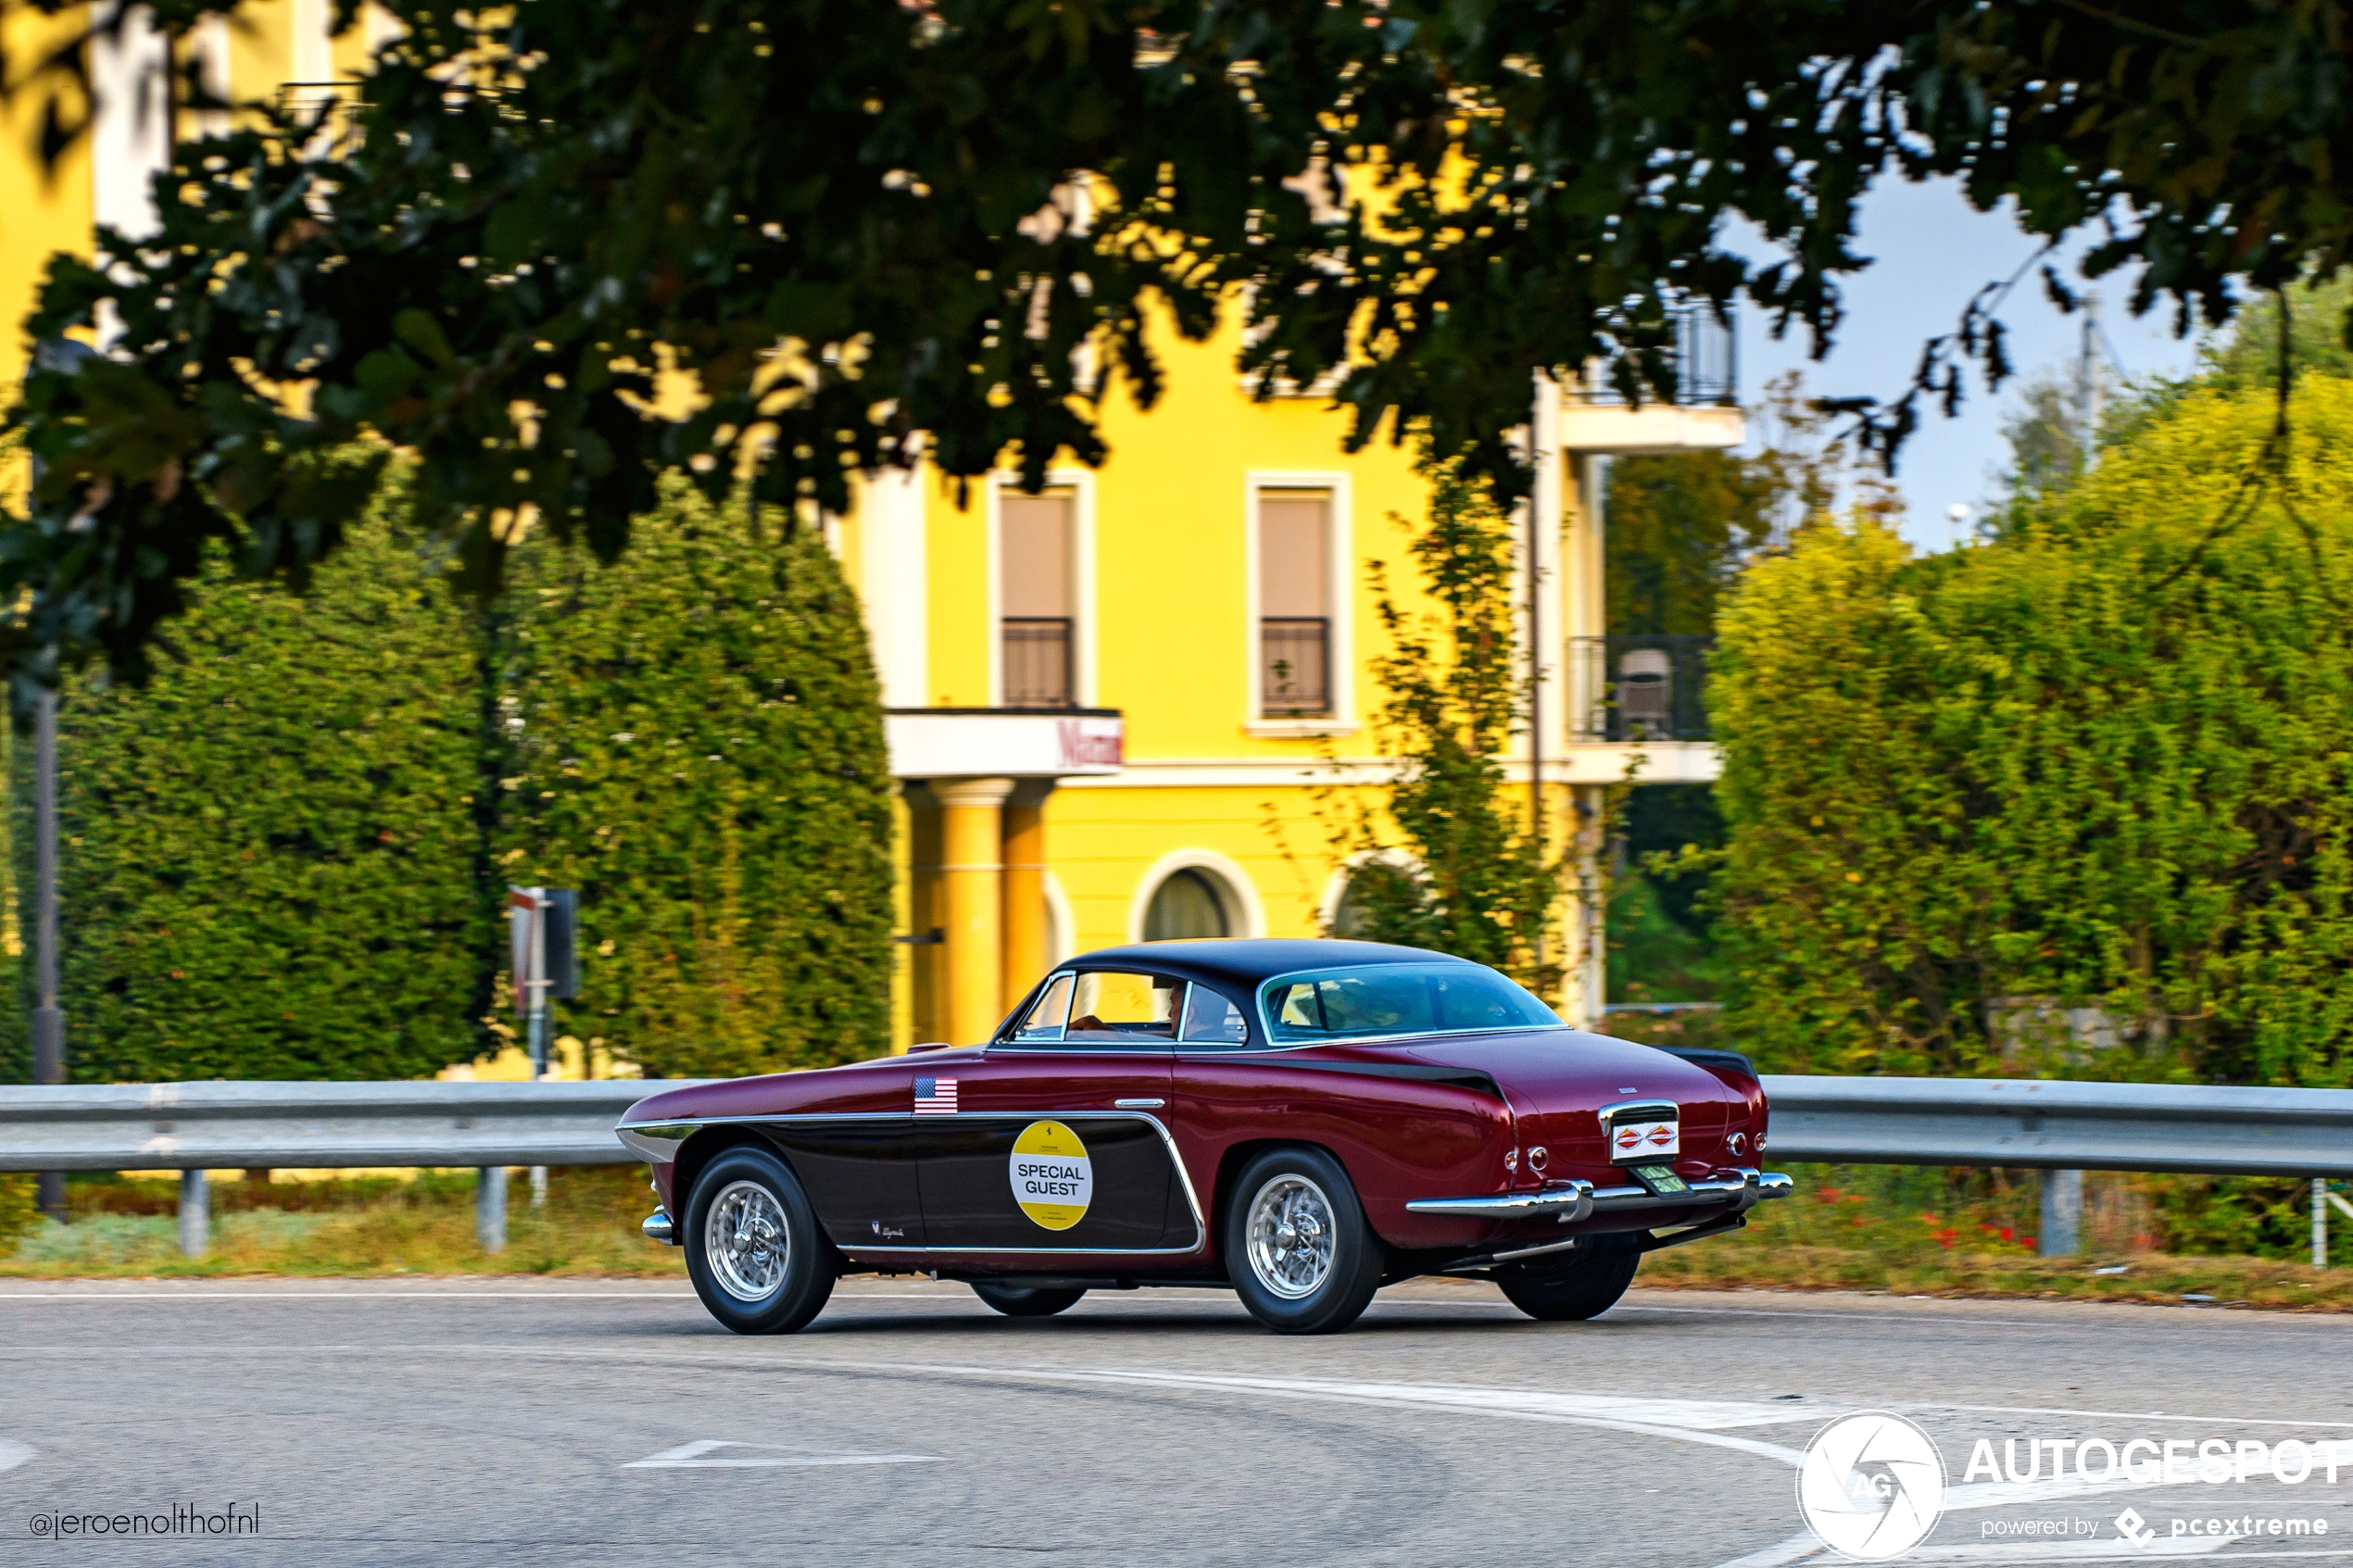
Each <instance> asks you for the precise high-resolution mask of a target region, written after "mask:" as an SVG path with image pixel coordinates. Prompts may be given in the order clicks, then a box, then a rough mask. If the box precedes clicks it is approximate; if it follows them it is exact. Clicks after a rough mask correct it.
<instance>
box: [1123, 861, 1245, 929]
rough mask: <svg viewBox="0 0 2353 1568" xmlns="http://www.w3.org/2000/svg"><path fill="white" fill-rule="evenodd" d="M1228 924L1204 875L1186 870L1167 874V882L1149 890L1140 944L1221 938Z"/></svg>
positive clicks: (1221, 903) (1223, 905) (1219, 900)
mask: <svg viewBox="0 0 2353 1568" xmlns="http://www.w3.org/2000/svg"><path fill="white" fill-rule="evenodd" d="M1228 923H1229V922H1227V919H1226V901H1225V900H1224V899H1223V898H1220V897H1218V896H1217V888H1216V886H1215V884H1213V883H1212V882H1211V881H1210V880H1209V876H1208V873H1206V872H1197V871H1193V870H1190V869H1187V870H1184V871H1178V872H1170V873H1169V876H1168V879H1167V880H1166V881H1165V882H1163V883H1162V884H1160V886H1159V887H1157V888H1156V889H1154V890H1153V892H1152V901H1151V908H1149V909H1146V910H1145V911H1144V940H1145V941H1147V942H1181V941H1184V940H1186V939H1188V938H1191V937H1202V936H1224V935H1227V934H1228Z"/></svg>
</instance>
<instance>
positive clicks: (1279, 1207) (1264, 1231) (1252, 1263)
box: [1222, 1148, 1388, 1334]
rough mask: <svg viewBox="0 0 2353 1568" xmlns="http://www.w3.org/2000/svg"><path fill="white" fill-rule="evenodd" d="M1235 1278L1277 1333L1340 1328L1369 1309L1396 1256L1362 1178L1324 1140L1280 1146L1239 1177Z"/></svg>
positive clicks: (1229, 1224) (1227, 1242)
mask: <svg viewBox="0 0 2353 1568" xmlns="http://www.w3.org/2000/svg"><path fill="white" fill-rule="evenodd" d="M1222 1241H1223V1244H1224V1249H1225V1255H1226V1273H1227V1278H1229V1279H1230V1280H1232V1281H1233V1285H1234V1290H1235V1293H1236V1294H1238V1295H1239V1296H1240V1297H1241V1298H1242V1305H1243V1306H1244V1307H1246V1308H1248V1309H1249V1310H1250V1315H1251V1316H1252V1317H1254V1318H1256V1319H1257V1320H1258V1321H1259V1322H1260V1323H1265V1325H1266V1326H1267V1327H1268V1328H1271V1329H1273V1330H1274V1331H1275V1332H1276V1333H1277V1334H1334V1333H1337V1332H1339V1331H1340V1329H1343V1328H1346V1327H1347V1326H1348V1325H1349V1324H1350V1323H1354V1322H1355V1321H1356V1320H1357V1318H1358V1317H1360V1316H1362V1315H1363V1313H1364V1311H1365V1308H1366V1307H1367V1306H1369V1305H1370V1304H1371V1303H1372V1299H1373V1292H1374V1291H1376V1290H1378V1289H1379V1288H1380V1281H1381V1271H1382V1269H1383V1268H1384V1267H1385V1266H1386V1264H1387V1262H1388V1256H1387V1254H1386V1252H1385V1251H1384V1250H1383V1248H1382V1247H1381V1243H1380V1238H1379V1237H1378V1236H1375V1235H1374V1234H1373V1227H1372V1226H1371V1225H1370V1224H1369V1223H1366V1221H1365V1206H1364V1205H1363V1204H1362V1203H1360V1202H1358V1201H1357V1198H1356V1185H1355V1184H1354V1183H1353V1182H1351V1181H1350V1180H1349V1179H1348V1172H1347V1171H1346V1170H1345V1169H1343V1168H1342V1167H1341V1165H1340V1161H1339V1160H1335V1159H1333V1158H1332V1157H1331V1156H1330V1155H1329V1154H1327V1153H1325V1152H1324V1151H1323V1150H1322V1149H1320V1148H1271V1149H1268V1150H1267V1151H1266V1152H1265V1153H1264V1154H1261V1155H1259V1156H1257V1157H1256V1158H1255V1159H1253V1160H1251V1161H1250V1163H1249V1164H1247V1165H1245V1166H1243V1167H1242V1169H1241V1173H1240V1174H1239V1176H1238V1177H1237V1178H1236V1179H1235V1182H1234V1186H1233V1198H1232V1199H1231V1201H1230V1202H1228V1203H1227V1206H1226V1222H1225V1226H1224V1236H1223V1237H1222Z"/></svg>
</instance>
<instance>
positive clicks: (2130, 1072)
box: [1710, 377, 2353, 1086]
mask: <svg viewBox="0 0 2353 1568" xmlns="http://www.w3.org/2000/svg"><path fill="white" fill-rule="evenodd" d="M2293 413H2294V420H2293V423H2294V431H2295V439H2294V443H2293V445H2292V448H2291V453H2290V456H2291V461H2290V464H2289V466H2288V468H2287V470H2286V471H2285V473H2284V474H2281V473H2277V472H2274V471H2271V462H2270V459H2269V458H2268V457H2267V443H2268V441H2269V440H2270V438H2271V432H2272V429H2273V421H2274V419H2275V417H2276V409H2275V407H2274V405H2273V403H2272V401H2271V397H2270V396H2269V395H2264V394H2256V395H2221V394H2216V393H2212V392H2199V393H2196V394H2193V395H2186V396H2184V397H2183V398H2182V399H2181V400H2179V402H2177V403H2176V404H2174V405H2173V406H2172V407H2171V408H2170V409H2169V410H2168V411H2167V412H2166V413H2165V415H2164V417H2162V418H2161V419H2158V420H2154V421H2152V422H2151V423H2149V424H2148V425H2147V426H2146V427H2145V428H2144V429H2142V430H2140V431H2138V432H2137V433H2135V434H2134V435H2133V438H2132V439H2131V440H2130V441H2128V442H2126V443H2124V444H2121V445H2116V446H2112V447H2110V448H2109V449H2108V450H2107V451H2106V452H2105V453H2104V455H2103V458H2102V461H2101V464H2100V466H2099V468H2098V469H2097V470H2095V472H2094V473H2093V474H2092V475H2090V476H2089V477H2088V478H2086V479H2084V480H2082V481H2081V482H2079V483H2077V484H2076V485H2075V486H2074V487H2073V488H2072V489H2070V491H2068V492H2067V493H2066V495H2064V497H2062V498H2061V499H2059V500H2058V501H2057V502H2055V503H2054V504H2053V505H2052V506H2051V507H2050V508H2048V510H2047V513H2046V514H2045V515H2040V516H2037V517H2036V518H2034V519H2033V520H2032V527H2031V528H2026V529H2022V530H2020V531H2018V532H2017V533H2015V534H2013V535H2010V536H2006V537H2005V538H2003V539H2002V540H2000V541H1998V542H1996V543H1994V544H1991V545H1986V546H1977V547H1972V548H1969V549H1966V550H1962V551H1958V552H1956V553H1952V554H1948V555H1944V556H1938V557H1933V558H1926V559H1915V558H1910V552H1909V551H1908V550H1907V549H1906V547H1905V546H1904V545H1903V543H1902V541H1901V540H1899V539H1897V538H1896V537H1895V536H1894V534H1893V533H1888V532H1886V531H1885V530H1882V529H1879V528H1876V527H1872V526H1869V525H1860V526H1855V527H1843V528H1842V527H1831V526H1821V527H1817V528H1814V529H1812V530H1810V531H1808V532H1807V533H1806V534H1804V535H1803V536H1802V537H1801V538H1800V539H1799V541H1798V542H1797V545H1796V548H1795V549H1794V551H1793V553H1792V554H1791V555H1789V556H1787V557H1786V558H1779V559H1773V560H1768V561H1766V562H1764V563H1762V564H1760V565H1759V566H1758V567H1756V568H1755V570H1754V571H1751V572H1750V573H1749V575H1748V578H1747V579H1746V581H1745V582H1744V583H1743V586H1742V588H1741V590H1740V592H1739V594H1738V596H1737V597H1736V598H1735V600H1734V601H1733V603H1732V605H1731V606H1730V608H1729V609H1728V611H1727V612H1726V615H1725V618H1724V622H1723V641H1722V644H1721V646H1720V648H1719V651H1718V659H1717V662H1716V665H1715V667H1714V673H1713V676H1712V684H1711V691H1710V700H1711V705H1712V707H1713V709H1714V713H1715V720H1716V730H1717V734H1718V738H1719V740H1720V741H1721V743H1722V746H1723V757H1724V772H1723V779H1722V782H1721V784H1719V785H1718V797H1719V799H1720V800H1721V801H1722V803H1723V806H1724V811H1725V817H1726V820H1727V822H1728V824H1729V828H1730V841H1729V845H1728V847H1727V849H1726V851H1725V852H1724V855H1723V857H1722V860H1721V870H1720V871H1719V872H1718V877H1717V883H1716V891H1715V897H1717V898H1718V900H1719V903H1720V909H1721V913H1722V917H1723V918H1722V926H1721V929H1722V930H1723V931H1724V932H1725V934H1726V935H1727V937H1728V938H1729V940H1730V944H1731V947H1732V951H1733V955H1734V958H1735V974H1734V975H1733V977H1732V980H1731V983H1730V988H1729V993H1728V997H1727V1000H1728V1001H1729V1002H1730V1004H1731V1005H1730V1012H1729V1014H1728V1016H1727V1018H1726V1020H1725V1024H1726V1029H1727V1032H1728V1033H1730V1035H1734V1036H1735V1037H1737V1038H1738V1039H1739V1040H1740V1041H1741V1042H1742V1044H1743V1047H1744V1048H1747V1049H1750V1050H1752V1051H1754V1052H1755V1054H1756V1055H1757V1057H1758V1058H1759V1059H1760V1060H1762V1061H1763V1062H1765V1063H1766V1064H1768V1065H1769V1066H1771V1067H1774V1068H1779V1069H1781V1070H1785V1071H1810V1072H1827V1073H1837V1072H1882V1073H1922V1072H1927V1073H1956V1072H1958V1073H1985V1072H1999V1073H2013V1074H2015V1073H2029V1074H2032V1073H2052V1074H2057V1075H2063V1076H2069V1077H2114V1078H2130V1079H2168V1078H2171V1079H2181V1080H2187V1081H2205V1082H2225V1083H2227V1082H2241V1083H2249V1082H2251V1083H2271V1084H2303V1085H2315V1086H2320V1085H2329V1086H2341V1085H2345V1084H2347V1082H2353V608H2348V607H2353V457H2348V455H2347V454H2348V453H2349V452H2353V445H2348V443H2353V382H2347V381H2344V380H2341V379H2337V378H2333V377H2323V378H2314V379H2313V381H2312V382H2311V383H2309V385H2308V386H2307V388H2306V389H2305V390H2304V391H2302V392H2300V393H2298V395H2297V396H2296V401H2295V405H2294V410H2293ZM2070 1010H2071V1011H2072V1016H2071V1017H2070Z"/></svg>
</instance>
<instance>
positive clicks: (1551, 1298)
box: [1495, 1236, 1642, 1323]
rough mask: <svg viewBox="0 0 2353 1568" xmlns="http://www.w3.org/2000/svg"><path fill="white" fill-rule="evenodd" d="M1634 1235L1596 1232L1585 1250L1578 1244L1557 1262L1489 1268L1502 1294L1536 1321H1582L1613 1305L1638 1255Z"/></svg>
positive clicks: (1635, 1266) (1639, 1263) (1628, 1282)
mask: <svg viewBox="0 0 2353 1568" xmlns="http://www.w3.org/2000/svg"><path fill="white" fill-rule="evenodd" d="M1635 1239H1636V1238H1635V1237H1633V1236H1627V1237H1625V1238H1623V1239H1620V1238H1618V1237H1616V1236H1597V1237H1595V1238H1594V1241H1595V1243H1596V1245H1595V1246H1594V1247H1593V1248H1592V1250H1591V1251H1588V1250H1587V1249H1586V1248H1584V1247H1581V1246H1580V1247H1579V1248H1578V1249H1577V1250H1576V1251H1574V1252H1572V1253H1570V1254H1568V1255H1567V1257H1565V1258H1562V1259H1560V1260H1558V1261H1554V1260H1553V1259H1549V1258H1548V1259H1545V1260H1543V1261H1535V1262H1527V1263H1518V1264H1515V1265H1513V1266H1512V1267H1509V1268H1503V1269H1497V1270H1496V1271H1495V1283H1496V1284H1497V1285H1499V1286H1503V1287H1504V1298H1505V1299H1507V1300H1509V1301H1510V1302H1511V1304H1512V1305H1513V1306H1515V1307H1517V1308H1518V1309H1519V1310H1520V1311H1523V1312H1526V1313H1527V1314H1528V1315H1529V1317H1531V1318H1535V1319H1537V1320H1538V1321H1539V1322H1541V1323H1582V1322H1584V1321H1585V1320H1586V1319H1587V1318H1597V1317H1599V1316H1601V1315H1602V1314H1603V1313H1604V1312H1606V1311H1609V1310H1610V1309H1611V1308H1612V1307H1615V1306H1617V1298H1619V1297H1621V1296H1623V1295H1625V1294H1626V1287H1627V1286H1629V1285H1631V1284H1633V1283H1634V1271H1635V1270H1636V1269H1638V1268H1641V1267H1642V1253H1641V1252H1639V1251H1637V1250H1636V1249H1635V1248H1634V1247H1633V1246H1632V1245H1631V1244H1632V1243H1633V1241H1634V1240H1635Z"/></svg>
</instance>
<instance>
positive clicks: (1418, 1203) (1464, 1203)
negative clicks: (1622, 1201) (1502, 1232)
mask: <svg viewBox="0 0 2353 1568" xmlns="http://www.w3.org/2000/svg"><path fill="white" fill-rule="evenodd" d="M1635 1190H1637V1191H1640V1190H1641V1189H1640V1188H1636V1189H1635ZM1597 1196H1598V1195H1597V1194H1595V1192H1594V1191H1593V1184H1592V1183H1591V1182H1577V1181H1572V1182H1569V1183H1567V1185H1562V1186H1555V1187H1546V1188H1544V1189H1543V1190H1541V1192H1507V1193H1501V1194H1498V1195H1496V1196H1495V1197H1492V1198H1415V1199H1414V1200H1412V1201H1411V1202H1409V1203H1407V1204H1406V1205H1405V1208H1406V1210H1407V1211H1408V1212H1409V1213H1415V1214H1461V1215H1466V1216H1468V1217H1470V1218H1472V1219H1479V1220H1533V1219H1539V1218H1541V1217H1542V1216H1545V1215H1548V1214H1549V1215H1556V1216H1558V1217H1559V1220H1560V1223H1562V1224H1565V1225H1567V1224H1574V1223H1576V1222H1578V1221H1579V1220H1583V1219H1590V1218H1591V1217H1592V1212H1593V1201H1594V1198H1596V1197H1597ZM1646 1196H1647V1195H1646Z"/></svg>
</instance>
